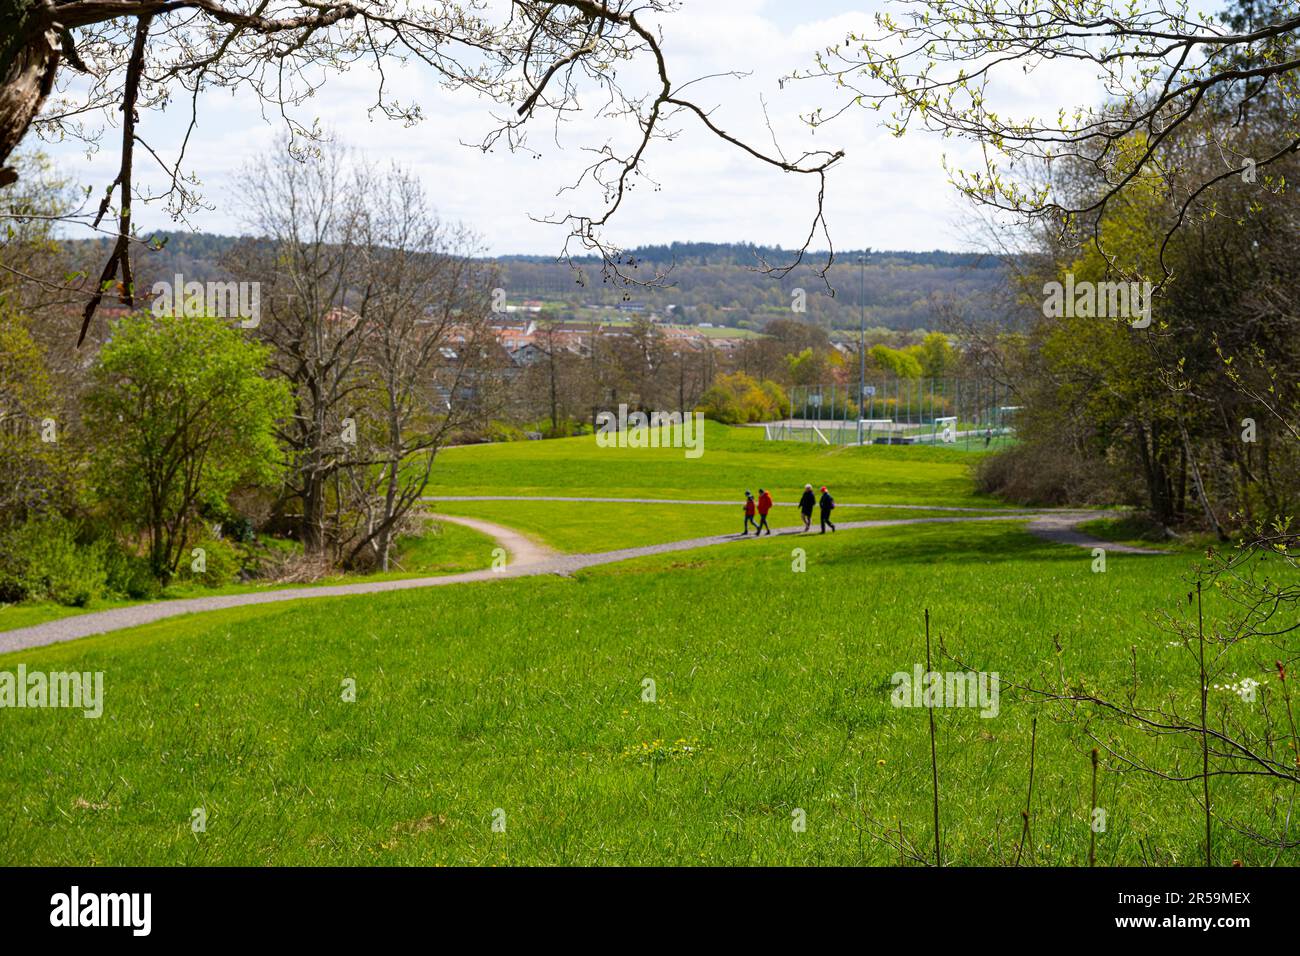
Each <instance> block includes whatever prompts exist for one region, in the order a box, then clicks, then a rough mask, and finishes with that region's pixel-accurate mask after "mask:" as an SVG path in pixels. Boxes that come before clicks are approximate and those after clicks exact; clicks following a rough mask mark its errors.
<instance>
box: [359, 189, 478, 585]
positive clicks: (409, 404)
mask: <svg viewBox="0 0 1300 956" xmlns="http://www.w3.org/2000/svg"><path fill="white" fill-rule="evenodd" d="M355 188H356V192H357V194H358V195H361V196H365V197H367V201H366V202H365V208H364V215H363V217H362V220H361V224H360V226H359V228H358V231H357V241H358V249H357V254H358V259H359V274H360V275H361V276H363V277H364V280H363V281H364V283H365V285H364V287H363V288H361V289H358V290H357V291H356V293H355V297H356V299H357V305H356V310H357V314H358V316H359V321H360V322H361V323H362V324H363V326H364V328H365V332H364V336H363V338H364V342H365V345H364V348H363V350H362V353H361V369H360V372H361V374H362V376H363V378H364V379H365V381H366V388H365V390H364V392H363V393H362V396H361V397H362V398H363V400H364V404H363V406H362V408H361V410H360V412H359V417H360V419H361V420H362V422H363V423H364V424H363V427H362V434H361V435H360V436H359V442H360V443H364V446H365V448H366V450H365V452H364V457H363V460H361V461H354V462H352V463H351V464H350V466H349V468H348V469H347V472H346V476H347V478H348V480H349V482H350V484H351V488H352V492H353V501H352V502H350V504H351V506H352V508H354V509H355V511H356V512H357V513H358V514H359V515H360V516H361V521H360V522H359V523H358V527H357V529H356V531H355V532H354V533H353V534H351V535H348V536H346V550H345V552H344V555H343V562H344V564H345V565H349V566H350V565H353V564H356V563H357V562H358V561H359V560H360V559H361V558H362V557H363V555H366V554H372V555H373V556H374V558H375V560H376V562H377V563H378V565H379V566H380V567H381V568H382V569H383V570H385V571H387V570H388V569H389V562H390V560H391V554H392V544H393V540H394V538H395V536H396V533H397V531H398V530H399V529H400V528H401V527H402V525H403V522H404V520H405V519H406V518H407V517H408V516H409V515H410V513H411V511H412V509H413V508H414V507H415V506H417V505H418V504H419V502H420V499H421V496H422V495H423V494H424V490H425V488H426V487H427V485H428V483H429V475H430V472H431V471H432V468H433V462H434V457H435V456H436V455H437V453H438V449H439V448H440V447H442V445H443V444H444V443H445V441H446V440H447V437H448V436H449V435H450V434H452V433H454V432H455V430H457V429H458V428H460V427H462V426H465V425H468V424H471V423H474V422H476V421H477V420H479V419H480V418H482V417H484V416H486V415H488V414H490V412H491V404H490V398H491V396H492V395H493V394H494V392H495V385H496V379H495V376H496V372H497V369H495V368H494V367H493V355H494V351H493V346H494V345H495V340H494V339H493V337H492V335H491V330H490V329H489V328H488V327H487V324H486V317H487V316H488V315H489V314H490V313H489V303H490V300H491V296H492V289H493V287H494V286H495V285H496V281H497V279H496V275H495V272H494V271H493V269H492V268H491V266H490V265H489V264H487V263H485V262H484V261H483V260H482V259H481V258H480V257H479V256H478V253H480V252H481V250H480V249H479V247H478V244H477V240H476V239H475V238H474V236H473V234H472V233H470V232H469V231H468V230H467V229H466V228H465V227H463V226H459V225H455V224H450V223H445V222H443V221H442V220H440V219H439V218H438V217H437V216H436V214H434V213H433V211H432V209H431V207H430V203H429V200H428V198H427V197H426V195H425V193H424V189H423V187H422V186H421V185H420V183H419V181H418V180H417V179H416V178H415V177H414V176H413V175H412V174H411V173H409V172H407V171H404V170H402V169H400V168H392V169H390V170H386V171H383V172H379V171H377V170H375V169H373V168H371V169H366V170H364V171H363V172H362V174H361V176H360V178H359V181H358V182H357V184H356V187H355ZM365 425H368V426H369V428H366V427H365ZM367 432H368V433H369V434H366V433H367Z"/></svg>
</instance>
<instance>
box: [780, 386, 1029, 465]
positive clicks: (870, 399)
mask: <svg viewBox="0 0 1300 956" xmlns="http://www.w3.org/2000/svg"><path fill="white" fill-rule="evenodd" d="M862 392H863V394H862V396H861V401H857V400H856V397H857V393H858V385H857V384H856V383H854V384H853V385H848V386H845V385H796V386H794V387H793V388H791V389H790V417H789V418H786V419H784V420H782V421H778V422H768V423H766V424H764V426H763V429H764V431H765V433H766V435H767V437H768V438H769V439H772V440H775V441H806V442H813V443H817V444H825V445H840V446H844V445H861V444H868V445H869V444H877V445H921V444H927V445H928V444H937V445H945V446H948V447H955V448H962V449H968V450H974V449H984V448H996V447H999V446H1001V445H1005V444H1007V443H1009V442H1012V441H1014V440H1015V416H1016V412H1017V410H1018V407H1017V406H1016V405H1015V404H1014V398H1013V396H1012V395H1011V394H1010V392H1009V391H1008V389H1007V388H1006V387H1005V386H1003V385H1000V384H999V383H997V382H995V381H992V380H991V379H978V378H897V377H889V378H877V379H869V380H868V381H867V383H866V385H865V386H863V387H862Z"/></svg>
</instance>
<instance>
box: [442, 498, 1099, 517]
mask: <svg viewBox="0 0 1300 956" xmlns="http://www.w3.org/2000/svg"><path fill="white" fill-rule="evenodd" d="M420 500H421V501H431V502H434V503H435V504H436V503H437V502H439V501H582V502H592V501H594V502H599V503H601V504H620V505H624V504H636V505H734V506H735V507H737V508H739V507H740V506H741V505H743V504H744V502H743V501H741V500H739V499H737V498H733V499H731V500H730V501H707V500H702V499H680V498H575V497H564V496H562V495H425V496H424V497H423V498H421V499H420ZM773 504H775V505H776V506H777V507H778V508H780V507H787V508H795V507H797V506H798V504H799V503H798V502H797V501H776V502H773ZM835 508H836V510H837V511H838V510H839V509H840V508H896V509H898V510H900V511H954V512H966V513H971V514H1002V515H1009V514H1013V513H1014V514H1027V513H1033V514H1078V513H1079V512H1078V511H1077V510H1076V509H1070V508H1019V509H1012V508H974V507H962V506H958V505H873V504H871V503H869V502H859V501H854V502H845V503H843V504H841V503H840V502H838V501H837V502H836V503H835ZM1089 513H1090V514H1091V512H1089Z"/></svg>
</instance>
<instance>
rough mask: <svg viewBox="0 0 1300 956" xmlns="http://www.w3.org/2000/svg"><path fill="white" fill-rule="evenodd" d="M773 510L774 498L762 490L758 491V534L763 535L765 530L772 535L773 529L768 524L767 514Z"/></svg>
mask: <svg viewBox="0 0 1300 956" xmlns="http://www.w3.org/2000/svg"><path fill="white" fill-rule="evenodd" d="M771 510H772V496H771V495H769V494H768V493H767V492H766V491H765V490H763V489H762V488H759V489H758V533H759V534H762V533H763V529H764V528H766V529H767V533H768V534H771V533H772V528H771V527H770V526H769V525H768V523H767V513H768V512H769V511H771Z"/></svg>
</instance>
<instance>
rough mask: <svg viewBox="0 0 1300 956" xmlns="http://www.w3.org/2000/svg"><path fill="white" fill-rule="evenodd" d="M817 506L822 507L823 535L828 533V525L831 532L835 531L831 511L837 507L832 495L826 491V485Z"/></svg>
mask: <svg viewBox="0 0 1300 956" xmlns="http://www.w3.org/2000/svg"><path fill="white" fill-rule="evenodd" d="M817 504H818V505H820V506H821V511H822V534H825V533H826V526H827V525H830V526H831V530H832V531H834V530H835V523H834V522H833V521H831V511H832V510H833V509H834V507H835V499H834V498H832V497H831V493H830V492H829V491H827V490H826V487H825V485H823V486H822V496H821V499H820V500H819V501H818V502H817Z"/></svg>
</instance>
